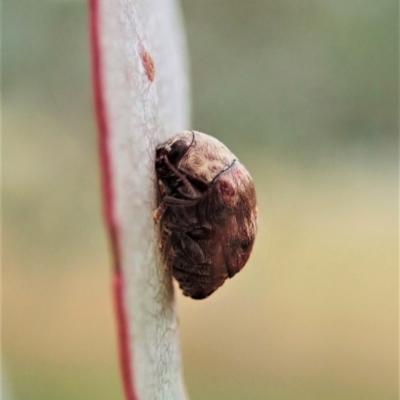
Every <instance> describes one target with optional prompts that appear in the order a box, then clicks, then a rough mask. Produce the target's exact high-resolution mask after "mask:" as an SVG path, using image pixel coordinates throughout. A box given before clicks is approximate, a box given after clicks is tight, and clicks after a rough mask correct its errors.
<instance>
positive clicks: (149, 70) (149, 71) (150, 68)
mask: <svg viewBox="0 0 400 400" xmlns="http://www.w3.org/2000/svg"><path fill="white" fill-rule="evenodd" d="M140 58H141V60H142V65H143V68H144V71H145V73H146V76H147V79H148V80H149V81H150V82H153V80H154V74H155V68H154V61H153V59H152V58H151V55H150V54H149V53H148V52H147V50H145V49H141V50H140Z"/></svg>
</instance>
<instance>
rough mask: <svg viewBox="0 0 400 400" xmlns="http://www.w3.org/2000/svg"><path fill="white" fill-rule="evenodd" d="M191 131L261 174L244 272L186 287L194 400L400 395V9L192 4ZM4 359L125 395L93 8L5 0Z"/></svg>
mask: <svg viewBox="0 0 400 400" xmlns="http://www.w3.org/2000/svg"><path fill="white" fill-rule="evenodd" d="M182 6H183V11H184V16H185V24H186V28H187V35H188V44H189V49H190V56H191V68H192V89H193V127H194V128H195V129H197V130H200V131H204V132H207V133H210V134H213V135H215V136H217V137H218V138H220V139H221V140H222V141H223V142H225V143H226V144H227V145H228V147H230V148H231V149H232V150H233V151H234V152H235V153H236V154H237V155H238V156H239V158H240V159H241V160H242V162H243V163H244V164H245V165H246V166H247V167H248V169H249V170H250V172H251V173H252V175H253V177H254V180H255V183H256V188H257V194H258V201H259V213H260V221H259V225H260V230H259V235H258V238H257V242H256V246H255V249H254V252H253V255H252V257H251V260H250V262H249V263H248V265H247V267H246V268H245V269H244V270H243V271H242V272H241V273H240V274H239V275H238V276H237V277H236V278H235V279H234V280H232V281H229V282H227V283H225V285H224V287H223V288H222V289H220V290H219V291H218V292H217V293H215V294H214V295H213V296H212V297H211V298H209V299H208V300H206V301H201V302H195V301H192V300H190V299H187V298H183V296H182V295H181V294H180V293H179V292H177V297H178V305H179V309H180V310H179V316H180V326H181V338H182V349H183V361H184V367H185V377H186V383H187V386H188V391H189V394H190V398H191V399H192V400H200V399H210V400H223V399H230V400H240V399H256V400H258V399H260V400H261V399H272V400H291V399H293V400H302V399H307V400H321V399H327V400H330V399H332V400H336V399H340V400H358V399H360V400H361V399H362V400H375V399H376V400H389V399H390V400H394V399H397V398H398V379H399V376H398V354H399V353H398V248H399V242H398V240H399V236H398V221H399V219H398V138H397V132H398V110H399V108H398V107H399V104H398V2H397V1H395V0H380V1H376V0H353V1H349V0H335V1H329V0H318V1H317V0H303V1H297V2H295V1H289V0H264V1H262V0H247V1H241V0H213V1H211V0H203V1H196V0H183V1H182ZM2 14H3V16H2V17H3V18H2V20H3V21H2V22H3V25H2V29H3V38H2V39H3V40H2V45H3V66H2V67H3V82H2V96H3V132H4V135H3V146H4V149H3V154H2V155H3V228H4V230H3V254H2V256H3V273H2V280H3V290H2V296H3V309H2V312H3V324H2V336H3V359H4V361H5V373H6V376H7V378H8V386H9V388H10V389H11V391H12V393H13V395H14V397H13V398H14V399H16V400H39V399H40V400H53V399H65V400H67V399H68V400H70V399H85V400H86V399H96V400H103V399H104V400H106V399H107V400H108V399H111V398H112V399H115V400H116V399H121V400H122V390H121V384H120V377H119V369H118V368H119V367H118V363H117V356H116V354H117V351H116V335H115V322H114V316H113V313H112V300H111V291H110V257H109V253H108V244H107V242H106V237H105V230H104V226H103V221H102V215H101V205H100V196H99V171H98V164H97V147H96V133H95V123H94V116H93V106H92V98H91V87H90V84H91V81H90V65H89V55H88V54H89V46H88V39H87V6H86V2H85V1H77V0H76V1H68V0H38V1H35V2H32V1H31V0H18V1H15V0H5V1H3V7H2Z"/></svg>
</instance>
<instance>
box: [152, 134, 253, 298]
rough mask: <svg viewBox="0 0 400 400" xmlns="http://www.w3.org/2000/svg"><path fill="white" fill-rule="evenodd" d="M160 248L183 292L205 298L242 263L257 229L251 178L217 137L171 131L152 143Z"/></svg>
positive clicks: (166, 263)
mask: <svg viewBox="0 0 400 400" xmlns="http://www.w3.org/2000/svg"><path fill="white" fill-rule="evenodd" d="M155 170H156V175H157V180H158V207H157V209H156V210H155V211H154V220H155V222H156V223H158V224H159V225H160V241H159V248H160V251H161V254H162V258H163V262H164V266H165V268H166V269H167V270H170V271H172V275H173V276H174V278H175V279H176V280H177V281H178V282H179V286H180V288H181V289H182V291H183V294H184V295H185V296H190V297H191V298H193V299H204V298H206V297H208V296H209V295H210V294H211V293H213V292H214V291H215V290H216V289H218V288H219V287H220V286H221V285H222V284H223V283H224V282H225V280H226V279H227V278H232V277H233V276H234V275H235V274H236V273H237V272H239V271H240V270H241V269H242V268H243V266H244V265H245V264H246V262H247V260H248V258H249V256H250V253H251V250H252V248H253V243H254V239H255V235H256V231H257V204H256V193H255V189H254V184H253V181H252V178H251V176H250V174H249V173H248V171H247V170H246V168H245V167H244V166H243V165H242V164H241V163H240V162H239V161H238V159H237V158H236V157H235V155H234V154H232V152H231V151H230V150H229V149H228V148H227V147H226V146H225V145H224V144H222V143H221V142H220V141H219V140H217V139H215V138H214V137H212V136H209V135H206V134H205V133H201V132H197V131H183V132H180V133H177V134H175V135H174V136H172V137H171V138H170V139H169V140H167V141H166V142H165V143H163V144H161V145H160V146H158V147H157V149H156V160H155Z"/></svg>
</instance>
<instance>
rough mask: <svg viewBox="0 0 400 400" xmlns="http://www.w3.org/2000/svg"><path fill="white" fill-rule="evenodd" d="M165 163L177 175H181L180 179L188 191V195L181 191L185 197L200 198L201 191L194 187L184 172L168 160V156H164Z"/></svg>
mask: <svg viewBox="0 0 400 400" xmlns="http://www.w3.org/2000/svg"><path fill="white" fill-rule="evenodd" d="M164 161H165V164H166V165H167V167H168V168H169V169H170V171H172V172H173V173H174V174H175V175H176V176H178V177H179V179H180V180H181V181H182V183H183V185H184V186H185V189H186V190H187V192H188V195H185V194H184V193H182V192H181V191H179V192H180V194H182V195H184V196H185V197H189V198H193V199H196V198H199V193H198V192H197V191H196V189H195V188H194V187H193V185H192V184H191V183H190V182H189V180H188V179H187V178H186V176H185V175H184V174H182V173H181V172H179V171H178V170H177V169H176V168H175V167H174V166H173V165H172V164H171V163H170V162H169V160H168V158H167V157H165V158H164Z"/></svg>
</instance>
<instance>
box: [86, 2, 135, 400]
mask: <svg viewBox="0 0 400 400" xmlns="http://www.w3.org/2000/svg"><path fill="white" fill-rule="evenodd" d="M99 1H100V0H89V23H90V42H91V53H92V76H93V90H94V101H95V109H96V115H97V125H98V140H99V156H100V168H101V181H102V182H101V183H102V193H103V211H104V217H105V221H106V224H107V227H108V232H109V238H110V243H111V251H112V257H113V264H114V271H113V273H114V282H113V291H114V297H115V303H116V304H115V307H116V315H117V324H118V339H119V355H120V364H121V370H122V380H123V385H124V391H125V396H126V399H127V400H137V397H136V395H135V392H134V385H133V381H132V364H131V359H130V358H131V356H130V354H131V353H130V349H129V333H128V324H127V318H126V310H125V304H124V293H123V291H124V282H123V279H124V277H123V273H122V269H121V265H120V257H119V244H118V230H117V224H116V221H115V218H114V208H113V205H114V202H113V200H114V198H113V188H112V177H111V162H110V154H109V149H108V141H109V137H110V131H109V126H108V121H107V113H106V105H105V99H104V90H103V82H102V59H101V50H100V37H99V29H100V27H99V24H100V22H99Z"/></svg>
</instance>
